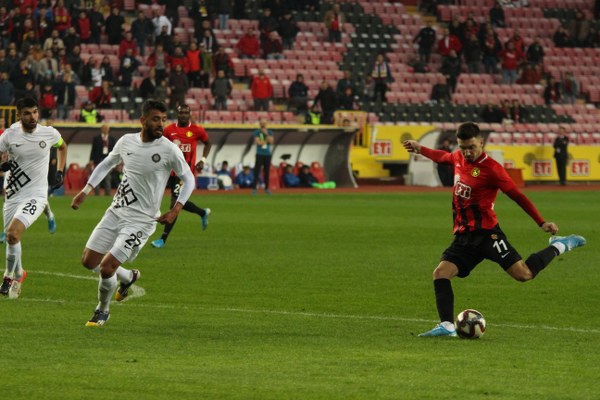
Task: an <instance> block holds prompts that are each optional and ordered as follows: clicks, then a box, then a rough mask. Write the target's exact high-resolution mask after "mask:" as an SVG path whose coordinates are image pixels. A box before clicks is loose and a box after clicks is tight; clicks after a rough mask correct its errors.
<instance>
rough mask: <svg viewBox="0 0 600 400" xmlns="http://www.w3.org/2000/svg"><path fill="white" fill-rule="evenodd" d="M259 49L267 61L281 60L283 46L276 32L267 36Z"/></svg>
mask: <svg viewBox="0 0 600 400" xmlns="http://www.w3.org/2000/svg"><path fill="white" fill-rule="evenodd" d="M261 49H262V53H263V57H264V58H265V59H267V60H282V59H283V45H282V44H281V40H279V36H278V35H277V32H271V33H269V36H268V37H267V38H266V39H265V40H263V41H262V43H261Z"/></svg>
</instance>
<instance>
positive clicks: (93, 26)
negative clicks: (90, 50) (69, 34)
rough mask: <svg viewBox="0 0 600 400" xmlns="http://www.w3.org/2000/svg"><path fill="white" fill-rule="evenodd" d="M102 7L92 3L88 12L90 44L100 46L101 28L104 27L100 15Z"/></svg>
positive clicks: (97, 3)
mask: <svg viewBox="0 0 600 400" xmlns="http://www.w3.org/2000/svg"><path fill="white" fill-rule="evenodd" d="M101 7H102V5H101V4H100V3H99V2H94V5H93V7H92V8H91V9H89V10H88V17H89V18H90V32H91V36H90V43H96V44H100V37H101V35H102V27H103V26H104V15H103V14H102V9H101Z"/></svg>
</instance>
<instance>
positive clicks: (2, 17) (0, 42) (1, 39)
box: [0, 7, 13, 129]
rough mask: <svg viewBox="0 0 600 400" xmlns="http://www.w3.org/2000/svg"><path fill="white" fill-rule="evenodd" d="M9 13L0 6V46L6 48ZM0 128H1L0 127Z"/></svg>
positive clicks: (8, 40)
mask: <svg viewBox="0 0 600 400" xmlns="http://www.w3.org/2000/svg"><path fill="white" fill-rule="evenodd" d="M10 18H11V15H10V14H9V13H8V11H7V10H6V7H0V48H2V49H6V47H7V46H8V43H9V42H10V36H11V31H12V28H13V27H12V23H11V21H10ZM0 129H2V128H1V127H0Z"/></svg>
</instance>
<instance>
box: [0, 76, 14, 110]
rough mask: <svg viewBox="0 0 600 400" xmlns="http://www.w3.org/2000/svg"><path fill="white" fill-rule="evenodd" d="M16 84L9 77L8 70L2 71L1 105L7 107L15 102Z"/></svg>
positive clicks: (0, 85)
mask: <svg viewBox="0 0 600 400" xmlns="http://www.w3.org/2000/svg"><path fill="white" fill-rule="evenodd" d="M14 100H15V86H14V85H13V84H12V82H11V81H10V80H9V79H8V72H7V71H2V72H0V106H1V107H6V106H10V105H12V104H13V103H14Z"/></svg>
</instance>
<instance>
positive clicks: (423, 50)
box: [413, 20, 436, 64]
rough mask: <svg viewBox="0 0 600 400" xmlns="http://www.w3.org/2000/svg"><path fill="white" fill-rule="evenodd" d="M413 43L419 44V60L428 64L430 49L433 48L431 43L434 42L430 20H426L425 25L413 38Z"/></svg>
mask: <svg viewBox="0 0 600 400" xmlns="http://www.w3.org/2000/svg"><path fill="white" fill-rule="evenodd" d="M413 43H417V44H418V45H419V60H420V61H421V62H424V63H426V64H429V60H430V57H431V49H433V45H434V44H435V43H436V32H435V29H433V22H432V21H431V20H428V21H427V25H426V26H425V27H423V28H421V30H420V31H419V33H418V34H417V36H415V38H414V39H413Z"/></svg>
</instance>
